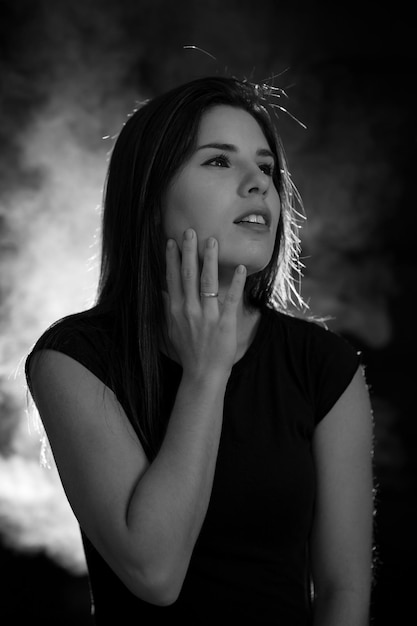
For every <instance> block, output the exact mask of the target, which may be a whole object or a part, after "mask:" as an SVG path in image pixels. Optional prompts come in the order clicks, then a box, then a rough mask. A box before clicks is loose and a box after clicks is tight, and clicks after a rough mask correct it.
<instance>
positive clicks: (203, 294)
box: [200, 291, 219, 298]
mask: <svg viewBox="0 0 417 626" xmlns="http://www.w3.org/2000/svg"><path fill="white" fill-rule="evenodd" d="M200 296H201V297H202V298H217V297H218V296H219V292H217V293H214V292H210V291H200Z"/></svg>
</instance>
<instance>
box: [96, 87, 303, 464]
mask: <svg viewBox="0 0 417 626" xmlns="http://www.w3.org/2000/svg"><path fill="white" fill-rule="evenodd" d="M216 105H229V106H232V107H237V108H240V109H243V110H245V111H247V112H248V113H249V114H251V115H252V116H253V117H254V118H255V119H256V120H257V122H258V123H259V125H260V127H261V129H262V131H263V133H264V135H265V137H266V140H267V142H268V144H269V146H270V149H271V151H272V152H273V153H274V155H275V157H276V161H277V163H278V164H279V167H277V168H275V171H274V183H275V185H276V188H277V190H278V192H279V195H280V200H281V215H280V221H279V224H278V231H277V237H276V241H275V246H274V250H273V254H272V258H271V260H270V262H269V264H268V265H267V267H265V268H264V269H263V270H262V271H261V272H258V273H257V274H255V275H252V276H249V277H248V279H247V281H246V287H245V294H244V298H245V304H246V306H247V307H250V308H256V309H262V308H263V307H266V306H274V307H275V308H280V309H288V307H289V305H290V304H292V305H294V304H295V305H296V306H297V305H301V304H302V301H301V297H300V296H299V292H298V289H297V288H296V282H295V281H296V280H297V277H298V275H299V261H298V255H299V238H298V219H297V218H298V215H299V214H298V213H297V211H296V209H295V205H296V199H297V194H296V190H295V188H294V186H293V184H292V182H291V178H290V174H289V172H288V168H287V165H286V160H285V155H284V151H283V148H282V145H281V142H280V139H279V136H278V133H277V131H276V128H275V116H274V109H273V106H271V103H269V102H268V98H267V94H266V92H265V90H262V89H260V88H259V86H257V85H253V84H251V83H249V82H247V81H241V80H238V79H235V78H230V77H207V78H200V79H197V80H194V81H192V82H189V83H186V84H184V85H181V86H178V87H176V88H174V89H172V90H170V91H168V92H166V93H164V94H162V95H159V96H157V97H155V98H154V99H152V100H149V101H146V102H144V103H142V104H141V105H140V106H138V108H137V109H135V111H134V112H133V113H132V114H131V115H129V117H128V119H127V121H126V122H125V124H124V126H123V128H122V129H121V131H120V133H119V135H118V137H117V140H116V142H115V144H114V147H113V150H112V153H111V157H110V162H109V167H108V171H107V176H106V181H105V188H104V200H103V209H104V210H103V214H102V230H101V236H102V241H101V271H100V279H99V286H98V292H97V298H96V303H95V305H94V307H93V308H92V309H91V310H90V311H89V312H88V313H89V314H93V313H94V314H96V313H111V315H112V319H114V337H115V341H114V342H113V344H114V345H113V348H112V350H113V354H111V355H110V358H109V382H110V383H112V388H113V389H114V388H118V389H122V392H123V398H124V406H125V408H126V407H127V409H128V410H127V412H128V416H129V419H130V420H131V422H132V424H133V426H134V428H135V430H136V432H137V434H138V436H139V438H140V440H141V442H142V444H143V445H144V448H145V451H146V452H147V454H148V456H149V458H153V457H154V456H155V454H156V452H157V450H158V448H159V445H160V443H161V440H162V430H161V429H162V424H161V419H160V417H159V416H160V406H161V395H162V393H161V376H160V359H161V356H160V352H159V345H160V344H159V341H160V332H161V329H162V327H163V324H164V317H163V316H164V313H163V311H164V307H163V301H162V290H163V288H164V280H165V239H164V234H163V229H162V198H163V196H164V193H165V191H166V190H167V188H168V185H169V183H170V182H171V180H172V179H173V176H174V175H175V174H176V173H177V172H178V171H179V170H180V168H181V167H182V165H183V164H184V163H185V161H186V160H187V158H188V156H189V155H190V153H191V152H192V150H193V147H194V146H195V143H196V140H197V132H198V127H199V123H200V120H201V116H202V115H203V113H204V112H205V111H207V110H208V109H210V108H211V107H213V106H216ZM116 338H117V341H116Z"/></svg>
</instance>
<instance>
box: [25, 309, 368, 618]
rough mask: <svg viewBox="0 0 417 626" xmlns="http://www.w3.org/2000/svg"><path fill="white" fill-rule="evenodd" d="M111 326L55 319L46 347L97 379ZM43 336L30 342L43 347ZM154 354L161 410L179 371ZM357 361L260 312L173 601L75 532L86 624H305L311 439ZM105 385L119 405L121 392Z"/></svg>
mask: <svg viewBox="0 0 417 626" xmlns="http://www.w3.org/2000/svg"><path fill="white" fill-rule="evenodd" d="M111 327H112V324H111V320H110V319H109V318H106V317H104V316H97V317H96V318H88V317H85V318H83V317H82V316H81V318H75V319H72V318H69V319H66V320H63V321H62V322H59V323H58V325H57V326H55V327H54V335H55V344H54V349H56V350H59V351H61V352H64V353H65V354H67V355H69V356H70V357H72V358H74V359H76V360H77V361H79V362H80V363H82V364H83V365H84V366H85V367H87V368H88V369H89V370H90V371H92V372H93V373H94V374H95V375H96V376H97V377H98V378H99V379H101V380H102V381H103V382H106V381H107V363H108V358H107V359H106V355H108V354H109V352H110V350H109V342H110V341H112V339H111ZM57 329H58V331H59V333H58V338H56V337H57V335H56V331H57ZM49 333H50V331H46V333H45V334H44V335H43V336H42V337H41V338H40V339H39V340H38V342H37V343H36V345H35V347H34V348H33V351H35V350H39V349H41V348H42V347H45V346H47V344H48V334H49ZM29 358H30V355H29V357H28V360H27V361H26V375H27V376H28V362H29ZM161 359H162V366H163V367H162V371H163V380H164V396H165V400H166V401H165V403H164V404H165V410H166V411H168V415H169V413H170V411H171V408H172V403H173V401H174V398H175V395H176V391H177V389H178V385H179V382H180V380H181V372H182V369H181V367H180V366H179V365H178V364H177V363H175V362H174V361H172V360H171V359H169V358H168V357H166V356H164V355H161ZM359 364H360V359H359V356H358V354H357V353H356V351H355V350H354V349H353V348H352V347H351V346H350V345H349V344H348V343H347V341H346V340H345V339H343V338H342V337H340V336H338V335H337V334H336V333H334V332H332V331H330V330H327V329H325V328H324V327H323V326H322V325H319V324H318V323H316V322H312V321H308V320H306V319H300V318H296V317H291V316H289V315H285V314H283V313H279V312H276V311H273V310H271V309H267V310H265V311H264V312H263V313H262V316H261V319H260V322H259V325H258V329H257V332H256V335H255V338H254V340H253V342H252V344H251V345H250V347H249V348H248V350H247V352H246V353H245V354H244V356H243V357H242V358H241V359H240V360H239V361H238V362H237V363H236V364H235V365H234V367H233V369H232V373H231V375H230V378H229V381H228V384H227V388H226V395H225V404H224V415H223V427H222V433H221V439H220V446H219V453H218V460H217V465H216V472H215V476H214V482H213V490H212V494H211V499H210V504H209V508H208V512H207V515H206V518H205V520H204V523H203V526H202V529H201V532H200V535H199V537H198V540H197V543H196V545H195V549H194V553H193V556H192V558H191V562H190V566H189V569H188V572H187V575H186V578H185V581H184V585H183V588H182V590H181V593H180V596H179V599H178V600H177V601H176V602H175V603H174V604H172V605H170V606H166V607H159V606H155V605H152V604H150V603H147V602H144V601H142V600H140V599H139V598H137V597H135V596H134V595H133V594H132V593H131V592H130V591H129V590H127V589H126V587H125V586H124V585H123V584H122V582H121V581H120V580H119V579H118V578H117V577H116V575H115V574H114V573H113V572H112V570H111V569H110V568H109V567H108V566H107V564H106V563H105V561H104V560H103V559H102V558H101V557H100V555H99V554H98V552H97V551H96V550H95V548H94V547H93V545H92V544H91V542H90V541H89V540H88V538H87V537H86V536H85V534H84V533H83V531H82V529H81V532H82V537H83V542H84V548H85V552H86V559H87V565H88V570H89V579H90V585H91V590H92V595H93V598H94V605H95V619H96V623H97V624H99V625H101V624H116V623H117V624H128V623H129V622H130V621H131V620H133V619H134V620H135V623H137V624H138V625H140V624H146V625H147V624H168V623H169V624H171V623H172V620H175V619H179V620H180V623H182V624H186V625H187V624H190V625H191V624H192V625H193V626H194V625H195V626H197V625H205V624H209V623H210V624H211V623H216V622H219V621H222V620H224V621H225V623H226V620H232V623H233V624H235V623H236V624H238V623H248V622H250V621H252V623H254V624H257V625H258V624H275V625H278V624H283V625H285V626H303V625H306V624H309V623H310V620H311V607H310V588H309V568H308V552H307V547H308V539H309V534H310V529H311V524H312V517H313V508H314V498H315V472H314V462H313V457H312V454H311V441H312V436H313V433H314V428H315V426H316V425H317V423H318V422H319V421H320V420H321V419H322V418H323V417H324V416H325V415H326V414H327V413H328V411H329V410H330V409H331V408H332V406H333V405H334V403H335V402H336V400H337V399H338V398H339V396H340V395H341V394H342V393H343V391H344V390H345V389H346V387H347V386H348V384H349V383H350V381H351V380H352V378H353V375H354V373H355V372H356V370H357V368H358V366H359ZM28 384H29V387H30V380H29V378H28ZM113 391H114V392H115V394H116V396H117V397H118V398H119V400H120V402H121V404H122V405H123V392H122V390H121V389H113ZM124 408H125V410H126V412H127V413H128V408H127V407H126V406H125V407H124ZM222 623H223V622H222Z"/></svg>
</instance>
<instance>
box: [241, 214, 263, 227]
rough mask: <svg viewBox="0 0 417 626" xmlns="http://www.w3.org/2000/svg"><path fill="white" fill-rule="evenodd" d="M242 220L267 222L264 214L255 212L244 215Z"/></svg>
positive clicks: (254, 222)
mask: <svg viewBox="0 0 417 626" xmlns="http://www.w3.org/2000/svg"><path fill="white" fill-rule="evenodd" d="M241 222H250V223H251V224H266V222H265V219H264V217H263V216H262V215H255V213H252V214H251V215H248V216H247V217H244V218H243V220H241Z"/></svg>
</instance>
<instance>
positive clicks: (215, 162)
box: [204, 154, 230, 167]
mask: <svg viewBox="0 0 417 626" xmlns="http://www.w3.org/2000/svg"><path fill="white" fill-rule="evenodd" d="M204 165H212V166H213V167H229V165H230V161H229V158H228V157H227V156H226V155H225V154H219V155H218V156H215V157H213V158H212V159H209V160H208V161H206V162H205V163H204Z"/></svg>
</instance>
